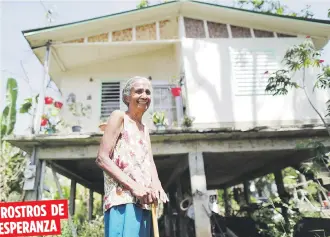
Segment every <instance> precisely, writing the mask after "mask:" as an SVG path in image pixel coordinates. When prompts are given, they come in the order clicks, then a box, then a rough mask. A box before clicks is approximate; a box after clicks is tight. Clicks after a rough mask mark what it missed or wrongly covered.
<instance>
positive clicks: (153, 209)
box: [151, 203, 159, 237]
mask: <svg viewBox="0 0 330 237" xmlns="http://www.w3.org/2000/svg"><path fill="white" fill-rule="evenodd" d="M156 208H157V207H156V204H155V203H153V204H152V206H151V214H152V227H153V228H152V229H153V231H154V236H153V237H159V230H158V218H157V212H156Z"/></svg>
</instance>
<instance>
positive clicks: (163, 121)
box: [152, 111, 168, 126]
mask: <svg viewBox="0 0 330 237" xmlns="http://www.w3.org/2000/svg"><path fill="white" fill-rule="evenodd" d="M152 121H153V123H154V124H155V125H163V126H167V125H168V120H167V118H166V116H165V112H163V111H158V112H154V113H153V114H152Z"/></svg>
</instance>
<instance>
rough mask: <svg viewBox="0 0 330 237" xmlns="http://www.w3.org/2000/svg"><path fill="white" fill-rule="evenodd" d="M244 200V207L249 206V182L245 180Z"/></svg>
mask: <svg viewBox="0 0 330 237" xmlns="http://www.w3.org/2000/svg"><path fill="white" fill-rule="evenodd" d="M243 185H244V199H245V202H246V205H249V204H250V189H249V187H250V182H249V181H247V180H245V181H244V183H243Z"/></svg>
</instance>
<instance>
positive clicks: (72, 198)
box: [69, 179, 77, 216]
mask: <svg viewBox="0 0 330 237" xmlns="http://www.w3.org/2000/svg"><path fill="white" fill-rule="evenodd" d="M76 189H77V182H76V181H75V180H73V179H71V187H70V202H69V204H70V206H69V208H70V214H71V215H72V216H73V215H74V213H75V206H76V205H75V204H76V203H75V201H76Z"/></svg>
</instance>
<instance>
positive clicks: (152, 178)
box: [96, 77, 168, 237]
mask: <svg viewBox="0 0 330 237" xmlns="http://www.w3.org/2000/svg"><path fill="white" fill-rule="evenodd" d="M122 94H123V98H122V99H123V102H124V103H125V104H126V105H127V106H128V110H127V111H126V112H122V111H119V110H116V111H114V112H112V113H111V115H110V118H109V120H108V122H107V126H106V128H105V131H104V135H103V137H102V140H101V144H100V148H99V151H98V156H97V160H96V163H97V165H98V166H99V167H100V168H101V169H102V170H103V173H104V192H105V195H104V212H105V213H104V222H105V223H104V224H105V236H106V237H115V236H116V237H149V236H151V211H150V209H151V204H152V203H157V202H158V201H162V202H164V203H165V202H167V201H168V198H167V196H166V193H165V192H164V190H163V188H162V185H161V183H160V181H159V178H158V173H157V170H156V166H155V163H154V160H153V156H152V152H151V143H150V137H149V132H148V128H147V127H146V125H145V124H143V123H142V116H143V114H144V113H145V112H146V111H147V109H148V108H149V106H150V102H151V83H150V81H149V80H148V79H146V78H143V77H133V78H131V79H129V80H128V82H127V83H126V86H125V88H124V89H123V93H122Z"/></svg>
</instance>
